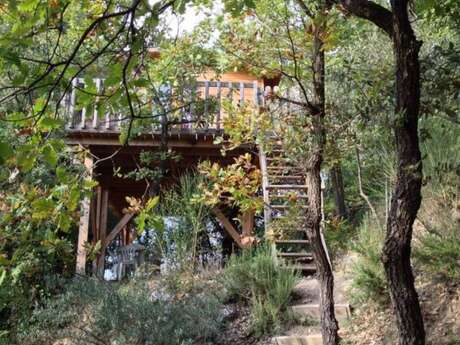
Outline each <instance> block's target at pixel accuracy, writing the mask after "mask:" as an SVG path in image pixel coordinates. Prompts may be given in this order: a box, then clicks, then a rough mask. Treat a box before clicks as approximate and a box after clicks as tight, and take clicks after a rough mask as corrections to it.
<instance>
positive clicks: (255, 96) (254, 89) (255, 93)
mask: <svg viewBox="0 0 460 345" xmlns="http://www.w3.org/2000/svg"><path fill="white" fill-rule="evenodd" d="M252 99H253V101H254V106H255V107H256V108H257V107H258V106H259V87H258V82H257V80H254V81H253V83H252Z"/></svg>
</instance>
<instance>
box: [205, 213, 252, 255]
mask: <svg viewBox="0 0 460 345" xmlns="http://www.w3.org/2000/svg"><path fill="white" fill-rule="evenodd" d="M212 212H213V213H214V215H215V216H216V217H217V219H219V221H220V222H221V223H222V225H223V226H224V229H225V230H226V231H227V233H228V234H229V235H230V236H231V238H233V240H234V241H235V243H236V244H237V245H238V247H240V248H243V247H244V245H243V243H242V242H241V236H240V234H239V233H238V231H236V229H235V227H234V226H233V225H232V223H230V221H229V220H228V219H227V217H225V215H224V214H223V213H222V211H221V210H220V209H219V208H217V207H214V208H213V209H212Z"/></svg>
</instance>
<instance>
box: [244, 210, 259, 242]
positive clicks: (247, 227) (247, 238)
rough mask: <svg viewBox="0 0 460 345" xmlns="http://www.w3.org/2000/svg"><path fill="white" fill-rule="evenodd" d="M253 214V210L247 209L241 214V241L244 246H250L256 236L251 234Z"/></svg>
mask: <svg viewBox="0 0 460 345" xmlns="http://www.w3.org/2000/svg"><path fill="white" fill-rule="evenodd" d="M254 214H255V212H254V211H252V210H248V211H246V212H244V213H243V214H242V215H241V227H242V228H243V235H242V236H241V243H242V244H243V246H244V247H245V248H246V247H251V246H252V245H253V244H254V243H256V237H255V236H254V235H253V230H254Z"/></svg>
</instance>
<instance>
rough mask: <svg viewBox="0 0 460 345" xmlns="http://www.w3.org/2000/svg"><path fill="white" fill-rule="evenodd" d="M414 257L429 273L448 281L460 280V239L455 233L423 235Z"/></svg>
mask: <svg viewBox="0 0 460 345" xmlns="http://www.w3.org/2000/svg"><path fill="white" fill-rule="evenodd" d="M414 257H415V259H416V260H417V261H418V262H419V263H420V264H422V265H424V266H425V267H426V268H427V270H428V271H430V272H432V273H435V274H437V275H440V276H441V277H443V278H444V279H447V280H460V238H459V234H455V232H454V231H452V232H449V233H447V234H442V235H441V234H439V233H427V234H424V235H422V236H421V237H420V238H419V244H418V245H417V246H416V247H415V250H414Z"/></svg>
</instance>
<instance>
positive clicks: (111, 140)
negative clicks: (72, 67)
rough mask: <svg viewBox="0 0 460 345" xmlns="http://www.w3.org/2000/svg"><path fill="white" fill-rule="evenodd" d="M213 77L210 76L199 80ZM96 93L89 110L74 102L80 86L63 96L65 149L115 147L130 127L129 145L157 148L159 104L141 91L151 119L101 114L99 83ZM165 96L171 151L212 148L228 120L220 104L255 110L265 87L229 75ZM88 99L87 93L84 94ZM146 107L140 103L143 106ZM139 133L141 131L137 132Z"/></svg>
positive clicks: (82, 84)
mask: <svg viewBox="0 0 460 345" xmlns="http://www.w3.org/2000/svg"><path fill="white" fill-rule="evenodd" d="M204 77H205V78H207V77H213V76H212V75H211V74H210V75H206V76H204ZM93 82H94V85H95V87H96V93H94V94H92V96H91V97H92V98H93V100H94V101H93V102H92V104H91V105H89V106H88V105H86V106H83V107H82V106H81V104H80V105H79V103H80V102H79V98H80V97H83V94H85V92H86V91H85V88H86V85H85V81H84V80H83V79H75V81H74V83H73V86H72V89H71V90H70V92H69V93H68V94H67V95H66V97H65V98H64V101H63V106H62V116H63V118H64V120H65V123H66V125H65V130H66V133H67V138H68V143H69V144H82V145H115V146H118V145H120V144H119V140H118V137H119V135H120V133H121V132H122V131H123V130H124V129H126V128H127V127H128V125H129V124H130V122H133V124H134V125H135V126H136V130H137V134H136V137H135V138H133V139H132V140H130V145H132V146H146V145H147V146H156V142H157V141H158V139H159V138H160V136H161V133H162V131H161V130H162V123H161V114H160V113H159V108H158V99H157V101H154V99H155V97H154V95H153V94H152V95H150V94H148V90H145V89H144V90H143V91H142V92H143V97H144V98H145V99H146V100H147V101H146V103H150V105H148V104H147V107H150V108H151V113H150V114H151V116H150V115H146V114H145V109H144V114H142V115H141V116H139V117H136V118H134V119H133V118H132V117H131V116H130V115H128V114H129V112H128V110H127V109H124V110H123V109H122V110H117V111H115V110H113V109H106V110H105V111H104V113H103V114H102V113H101V111H100V107H99V106H98V105H97V104H98V102H99V100H98V99H99V98H102V97H107V95H106V94H105V92H106V91H105V90H104V80H103V79H94V80H93ZM165 92H166V94H168V92H169V99H168V98H166V99H163V102H164V104H162V105H161V107H163V108H165V107H166V110H165V113H167V114H168V115H167V116H168V118H169V119H168V121H169V122H170V123H169V124H168V141H170V143H171V145H173V146H196V145H204V146H209V145H212V142H213V140H212V139H214V138H215V137H216V136H217V135H222V134H223V130H224V121H225V120H226V119H227V118H228V117H230V116H232V114H227V112H226V111H225V110H224V108H223V106H222V104H223V102H225V101H226V100H230V101H231V102H232V103H233V104H234V105H242V104H249V105H250V106H252V107H254V108H255V109H259V108H260V107H263V106H264V104H265V89H264V83H263V81H261V80H257V79H256V78H254V77H251V76H249V75H247V74H244V73H238V72H232V73H226V74H224V75H222V76H220V79H219V80H215V79H209V80H208V79H203V80H197V81H196V82H195V83H194V85H192V86H190V88H187V89H185V90H182V91H181V92H180V94H179V93H177V94H175V93H174V90H172V91H168V90H166V91H165ZM85 97H86V98H87V97H88V94H85ZM144 106H145V104H144ZM140 128H141V129H140Z"/></svg>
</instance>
